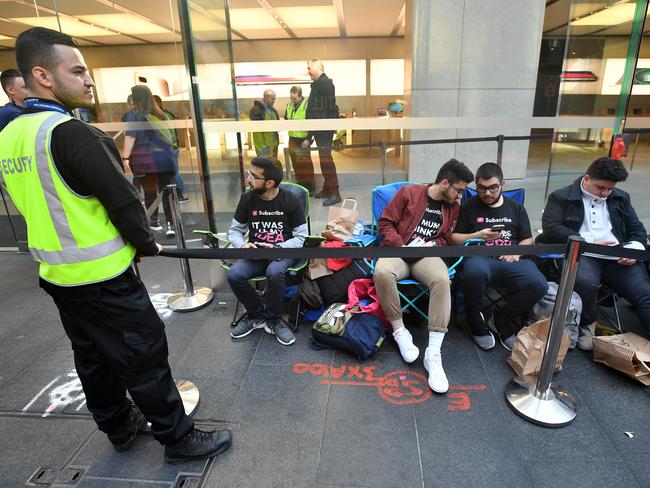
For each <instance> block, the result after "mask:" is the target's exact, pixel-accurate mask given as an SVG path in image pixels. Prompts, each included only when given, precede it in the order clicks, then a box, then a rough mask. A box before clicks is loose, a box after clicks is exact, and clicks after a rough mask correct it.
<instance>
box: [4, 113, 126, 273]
mask: <svg viewBox="0 0 650 488" xmlns="http://www.w3.org/2000/svg"><path fill="white" fill-rule="evenodd" d="M70 119H71V117H70V116H69V115H65V114H62V113H59V112H52V111H45V112H38V113H35V114H27V115H22V116H20V117H18V118H16V119H14V120H13V121H12V122H11V123H10V124H9V125H7V127H5V128H4V129H3V130H2V132H0V173H2V175H3V176H4V181H5V183H6V185H7V189H8V191H9V195H10V196H11V199H12V200H13V202H14V205H15V206H16V208H17V209H18V211H19V212H20V213H21V214H22V215H23V217H25V221H26V223H27V244H28V246H29V251H30V253H31V254H32V257H33V258H34V260H35V261H38V262H39V263H40V269H39V274H40V276H41V278H43V279H44V280H46V281H49V282H51V283H54V284H56V285H62V286H76V285H84V284H88V283H96V282H100V281H106V280H108V279H110V278H113V277H115V276H118V275H119V274H121V273H122V272H123V271H124V270H126V269H127V268H128V267H129V266H130V264H131V261H132V260H133V257H134V256H135V249H134V248H133V246H131V245H130V244H127V243H126V242H125V241H124V239H123V238H122V236H121V235H120V233H119V231H118V230H117V228H116V227H115V226H114V225H113V223H112V222H111V221H110V219H109V217H108V212H107V211H106V209H105V208H104V206H103V205H102V204H101V203H100V202H99V200H98V199H97V198H96V197H94V196H89V197H83V196H80V195H77V194H76V193H74V192H73V191H72V190H71V189H70V188H69V187H68V186H67V184H66V183H65V182H64V181H63V179H62V178H61V176H60V175H59V173H58V171H57V169H56V166H55V165H54V161H53V160H52V151H51V148H50V146H51V142H52V131H53V130H54V128H55V127H56V126H58V125H59V124H61V123H63V122H66V121H68V120H70ZM88 164H93V162H92V161H88Z"/></svg>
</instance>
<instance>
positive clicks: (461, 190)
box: [449, 183, 465, 195]
mask: <svg viewBox="0 0 650 488" xmlns="http://www.w3.org/2000/svg"><path fill="white" fill-rule="evenodd" d="M449 186H451V187H452V188H453V189H454V190H456V193H458V194H459V195H460V194H461V193H463V192H464V191H465V188H456V187H455V186H454V185H452V184H451V183H449Z"/></svg>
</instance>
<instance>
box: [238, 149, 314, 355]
mask: <svg viewBox="0 0 650 488" xmlns="http://www.w3.org/2000/svg"><path fill="white" fill-rule="evenodd" d="M281 181H282V167H281V166H280V163H279V162H278V161H277V160H276V161H273V160H271V159H268V158H259V157H258V158H255V159H253V161H252V163H251V169H250V170H249V171H248V177H247V182H248V187H249V190H250V191H248V192H246V193H244V194H243V195H242V196H241V198H240V200H239V204H238V205H237V209H236V210H235V215H234V217H233V219H232V223H231V224H230V228H229V229H228V239H229V240H230V242H231V243H232V245H233V246H234V247H236V248H245V249H250V248H253V249H254V248H258V247H294V248H298V247H302V245H303V242H304V240H305V237H306V236H307V222H306V220H305V214H304V212H303V210H302V206H301V205H300V203H299V202H298V200H297V199H296V197H294V196H293V195H292V194H291V193H289V192H288V191H286V190H285V189H283V188H280V187H279V185H280V182H281ZM246 233H248V241H246V239H245V235H246ZM293 262H294V260H293V259H275V260H262V259H255V260H254V259H241V260H239V261H237V262H235V263H234V264H233V265H232V266H231V267H230V269H229V270H228V283H229V285H230V288H231V289H232V291H233V293H234V294H235V296H236V297H237V299H239V301H240V302H241V303H242V304H243V305H244V308H245V309H246V318H245V319H244V320H242V321H241V322H240V323H239V324H238V325H237V326H235V327H234V328H233V329H232V330H231V331H230V335H231V336H232V337H234V338H235V339H239V338H241V337H245V336H247V335H248V334H250V333H251V332H253V331H254V330H255V329H262V328H263V329H264V330H265V331H266V332H268V333H269V334H273V335H275V338H276V339H277V340H278V342H279V343H280V344H282V345H284V346H289V345H291V344H293V343H294V342H296V338H295V337H294V335H293V333H292V332H291V330H290V329H289V327H287V325H286V324H285V323H284V322H283V321H282V318H281V316H282V295H283V294H284V289H285V282H284V275H285V271H286V270H287V268H288V267H289V266H291V264H293ZM264 274H265V275H266V288H265V290H264V298H263V299H262V297H260V296H259V295H258V294H257V292H256V291H255V289H254V288H253V286H252V285H251V283H250V281H249V280H250V279H251V278H253V277H255V276H261V275H264Z"/></svg>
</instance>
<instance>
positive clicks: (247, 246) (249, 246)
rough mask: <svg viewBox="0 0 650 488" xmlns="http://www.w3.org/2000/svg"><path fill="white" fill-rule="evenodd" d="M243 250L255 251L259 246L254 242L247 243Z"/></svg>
mask: <svg viewBox="0 0 650 488" xmlns="http://www.w3.org/2000/svg"><path fill="white" fill-rule="evenodd" d="M241 248H242V249H255V248H257V246H256V245H255V243H253V242H247V243H245V244H244V245H243V246H242V247H241Z"/></svg>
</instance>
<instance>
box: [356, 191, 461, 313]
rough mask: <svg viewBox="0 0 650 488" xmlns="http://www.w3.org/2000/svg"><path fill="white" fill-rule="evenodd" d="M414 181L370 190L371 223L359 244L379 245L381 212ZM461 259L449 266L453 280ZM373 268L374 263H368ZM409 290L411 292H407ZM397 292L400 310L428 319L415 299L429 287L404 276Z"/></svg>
mask: <svg viewBox="0 0 650 488" xmlns="http://www.w3.org/2000/svg"><path fill="white" fill-rule="evenodd" d="M414 184H416V183H411V182H408V181H399V182H395V183H388V184H386V185H381V186H377V187H375V188H374V189H373V190H372V194H371V207H372V225H371V229H370V232H369V233H368V234H366V235H364V236H362V239H361V244H362V245H370V244H374V245H379V244H380V243H381V236H380V235H379V230H378V227H377V224H378V222H379V218H380V217H381V214H382V213H383V211H384V209H385V208H386V205H388V202H390V200H391V199H392V198H393V197H394V196H395V193H397V191H398V190H399V189H400V188H401V187H403V186H405V185H414ZM461 261H462V258H459V259H458V260H457V261H456V262H455V263H454V264H453V265H452V266H450V267H449V279H450V280H453V278H454V275H455V274H456V267H457V266H458V264H459V263H460V262H461ZM368 264H369V265H370V266H371V267H372V268H373V270H374V263H368ZM409 290H411V291H412V293H410V294H409V293H408V291H409ZM397 293H398V295H399V297H400V298H401V299H402V300H403V301H404V303H405V305H404V306H403V307H402V312H405V311H407V310H408V309H413V310H415V312H417V313H418V314H419V315H420V316H421V317H423V318H424V319H425V320H429V316H428V315H427V313H426V312H424V311H423V310H422V309H421V308H420V307H418V305H417V301H418V300H420V299H421V298H424V297H427V296H429V289H428V288H427V287H426V286H424V285H423V284H422V283H420V282H419V281H417V280H413V279H410V278H406V279H403V280H399V281H398V282H397Z"/></svg>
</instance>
